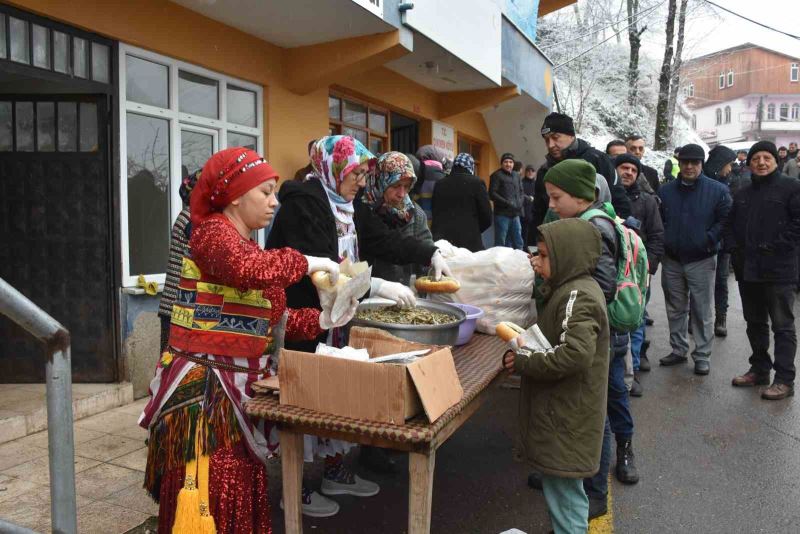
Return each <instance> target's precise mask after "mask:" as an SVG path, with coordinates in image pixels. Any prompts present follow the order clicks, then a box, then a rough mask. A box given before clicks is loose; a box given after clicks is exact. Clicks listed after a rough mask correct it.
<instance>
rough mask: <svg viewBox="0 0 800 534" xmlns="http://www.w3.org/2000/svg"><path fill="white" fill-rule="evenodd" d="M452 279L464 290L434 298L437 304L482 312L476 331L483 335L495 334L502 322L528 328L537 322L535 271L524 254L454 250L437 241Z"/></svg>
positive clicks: (502, 250)
mask: <svg viewBox="0 0 800 534" xmlns="http://www.w3.org/2000/svg"><path fill="white" fill-rule="evenodd" d="M436 246H437V247H439V249H440V250H441V251H442V255H443V256H444V259H445V260H446V261H447V265H448V266H449V267H450V270H451V271H452V272H453V277H454V278H456V279H457V280H458V281H459V282H460V283H461V289H459V290H458V291H457V292H456V293H453V294H444V293H438V294H431V295H429V298H430V299H431V300H434V301H438V302H460V303H463V304H471V305H473V306H478V307H479V308H481V309H483V312H484V316H483V317H482V318H481V319H478V325H477V329H478V331H479V332H483V333H484V334H492V335H494V334H495V326H497V323H499V322H501V321H511V322H513V323H515V324H517V325H519V326H521V327H523V328H528V327H529V326H530V325H531V324H533V323H534V322H535V321H536V303H535V301H534V300H533V276H534V275H533V269H532V268H531V264H530V260H529V259H528V255H527V254H526V253H525V252H523V251H521V250H514V249H511V248H508V247H494V248H490V249H489V250H482V251H479V252H470V251H469V250H467V249H462V248H456V247H453V246H452V245H451V244H450V243H448V242H446V241H437V242H436Z"/></svg>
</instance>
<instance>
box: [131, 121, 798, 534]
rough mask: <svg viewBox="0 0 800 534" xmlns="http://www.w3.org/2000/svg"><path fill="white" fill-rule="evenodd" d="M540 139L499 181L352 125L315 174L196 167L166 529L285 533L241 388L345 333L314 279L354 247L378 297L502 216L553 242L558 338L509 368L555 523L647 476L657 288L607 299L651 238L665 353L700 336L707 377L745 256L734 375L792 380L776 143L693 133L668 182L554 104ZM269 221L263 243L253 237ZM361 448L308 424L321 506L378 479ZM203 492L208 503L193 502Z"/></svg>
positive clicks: (788, 228) (168, 389) (528, 238)
mask: <svg viewBox="0 0 800 534" xmlns="http://www.w3.org/2000/svg"><path fill="white" fill-rule="evenodd" d="M541 135H542V139H543V142H544V144H545V146H546V148H547V152H548V154H547V161H546V163H545V164H544V165H543V166H542V167H540V168H539V169H538V170H537V169H535V168H534V167H533V166H531V165H528V166H527V167H525V168H524V173H523V175H522V176H521V175H520V171H522V164H521V163H520V162H518V161H516V160H515V159H514V156H513V154H510V153H506V154H503V156H502V157H501V168H500V169H498V170H497V171H496V172H495V173H493V174H492V176H491V178H490V180H489V187H488V188H487V187H486V185H485V183H484V182H483V180H481V179H480V178H479V177H478V176H477V175H476V169H475V161H474V159H473V158H472V156H471V155H469V154H466V153H461V154H458V155H457V156H456V157H455V159H454V160H453V161H452V162H447V161H445V159H444V157H443V155H442V154H441V153H440V151H438V150H437V149H436V148H435V147H432V146H428V147H423V148H422V149H420V151H418V152H417V154H415V155H410V154H402V153H399V152H388V153H385V154H382V155H380V156H379V157H377V156H375V155H373V154H372V153H370V151H369V150H368V149H367V148H366V147H365V146H364V145H362V144H361V143H360V142H359V141H358V140H356V139H354V138H352V137H349V136H340V135H337V136H326V137H322V138H320V139H318V140H315V141H313V142H311V143H309V159H310V162H309V164H308V166H307V167H305V168H304V169H301V171H302V172H301V171H298V173H299V174H304V175H305V176H299V175H298V176H297V177H296V179H295V180H290V181H286V182H285V183H283V185H282V186H281V188H280V191H278V175H277V173H276V172H275V171H274V170H273V169H272V168H271V166H270V165H269V163H267V162H266V161H265V160H264V159H263V158H261V157H260V156H259V155H258V154H256V153H255V152H253V151H252V150H249V149H245V148H229V149H226V150H223V151H220V152H218V153H217V154H215V155H213V156H212V157H211V159H209V160H208V162H206V164H205V165H204V166H203V168H202V170H201V171H198V172H197V173H194V174H191V175H188V174H187V177H186V178H185V179H184V183H183V184H182V186H181V198H182V199H183V200H184V203H185V204H184V209H183V211H182V212H181V213H180V215H179V217H178V219H177V220H176V222H175V225H174V227H173V233H172V240H171V248H170V251H169V254H170V262H169V265H170V273H168V274H169V276H168V277H167V283H166V287H165V290H164V294H163V298H162V303H161V306H160V312H159V313H160V315H161V318H162V341H161V347H162V351H163V353H162V357H161V358H160V360H159V362H158V366H157V369H156V372H155V376H154V378H153V381H152V382H151V387H150V392H151V399H150V401H149V403H148V404H147V406H146V407H145V409H144V412H143V414H142V417H141V418H140V424H141V425H142V426H144V427H145V428H147V429H148V431H149V439H148V458H147V471H146V479H145V487H146V489H147V490H148V492H149V493H150V495H151V496H152V497H153V498H154V499H155V500H156V501H157V502H158V503H159V505H160V506H159V529H163V530H164V531H165V532H167V531H170V530H173V531H176V532H183V531H186V532H193V531H198V530H193V529H196V528H198V527H197V525H201V524H203V523H206V524H208V523H211V526H213V527H214V528H215V529H216V531H217V532H221V533H227V532H243V531H252V532H270V528H271V527H270V510H269V505H268V499H267V496H268V483H267V475H266V464H265V462H266V460H267V458H268V457H270V456H272V455H273V454H275V453H276V452H277V451H278V450H279V443H278V441H277V439H276V436H277V434H276V433H275V432H273V431H272V430H273V429H272V428H271V427H270V425H269V424H267V423H265V422H264V421H256V420H252V419H251V418H250V417H248V416H247V414H246V413H245V412H244V411H243V409H242V406H243V403H244V402H245V401H247V400H249V399H250V398H252V396H253V395H254V393H253V390H252V387H251V385H252V383H253V382H254V381H255V380H256V379H259V378H262V377H265V376H269V375H274V374H277V373H279V365H278V361H277V352H276V346H274V345H275V344H274V340H275V339H276V338H285V346H286V347H287V348H291V349H296V350H304V351H309V352H314V350H315V347H316V345H317V343H319V342H325V343H328V344H331V345H333V346H337V347H340V346H343V345H344V343H345V340H344V335H343V331H342V327H343V326H344V325H345V324H346V323H348V322H349V321H350V319H351V318H352V317H353V315H354V314H355V312H356V308H357V306H358V304H359V300H358V299H356V298H353V299H351V301H350V302H349V303H348V309H347V310H346V313H344V315H342V316H339V317H332V308H333V297H332V296H331V294H330V293H326V292H321V291H318V290H317V289H316V287H315V286H314V285H313V284H312V283H311V281H310V275H311V274H313V273H315V272H318V271H324V272H326V273H328V275H329V277H330V279H331V282H332V283H334V284H335V282H336V279H337V278H338V276H339V263H340V262H341V261H343V260H344V259H350V260H351V261H353V262H356V261H359V260H362V261H366V262H368V263H369V264H370V265H372V267H373V273H372V274H373V278H372V280H371V284H370V290H369V293H368V294H369V296H373V297H376V296H377V297H383V298H386V299H389V300H390V301H393V302H395V303H396V304H397V305H399V306H401V307H413V306H414V305H415V303H416V296H415V294H414V292H413V291H412V290H411V289H410V288H409V285H410V284H411V280H412V278H413V277H414V276H415V275H420V274H424V273H427V272H430V273H431V274H432V275H433V277H434V278H436V279H438V278H441V277H442V276H446V275H449V274H450V271H449V268H448V266H447V263H446V262H445V260H444V259H443V257H442V254H441V253H440V252H439V250H438V249H437V245H436V244H435V242H436V241H438V240H440V239H445V240H447V241H449V242H450V243H452V244H453V245H456V246H459V247H464V248H467V249H469V250H470V251H473V252H474V251H479V250H482V249H483V248H484V245H483V240H482V234H483V233H484V232H485V231H486V230H487V229H489V228H490V227H491V226H492V225H494V228H495V245H497V246H510V247H513V248H518V249H521V248H523V247H524V246H525V245H528V244H535V245H536V246H537V249H536V250H537V252H536V253H532V254H531V256H530V260H531V265H532V268H533V270H534V272H535V273H536V278H537V280H536V290H535V295H534V296H532V298H534V297H535V298H536V300H537V304H538V309H539V319H538V324H539V327H540V329H541V331H542V332H543V334H544V336H545V337H546V338H547V340H548V341H549V343H550V345H551V346H552V347H553V348H549V349H546V350H538V351H532V350H526V348H525V347H520V346H519V344H516V345H515V349H514V350H510V351H508V352H506V353H505V354H504V355H503V363H504V365H505V367H506V368H507V369H509V370H513V371H516V372H518V373H519V374H520V375H521V376H522V382H521V384H522V385H521V391H520V431H521V434H522V443H523V452H524V456H525V457H526V458H527V460H528V461H529V463H530V465H531V466H532V467H533V468H534V472H533V473H531V474H530V476H529V484H530V485H531V486H533V487H537V488H541V489H542V490H543V492H544V497H545V500H546V502H547V506H548V510H549V512H550V515H551V519H552V523H553V527H554V530H555V532H559V533H562V532H563V533H574V532H585V531H586V528H587V527H588V521H589V520H591V519H592V518H594V517H598V516H601V515H604V514H606V513H607V512H608V474H609V473H610V472H611V471H612V463H614V462H613V458H612V457H614V456H615V459H616V461H615V463H614V465H613V472H614V475H615V477H616V478H617V479H618V480H619V481H620V482H622V483H625V484H636V483H637V482H638V481H639V473H638V470H637V467H636V461H635V455H634V449H633V439H634V429H635V424H634V418H633V413H632V411H631V405H630V397H632V396H633V397H639V396H642V395H643V387H642V384H641V374H640V373H642V372H648V371H650V369H651V365H650V361H649V359H648V356H647V348H648V340H647V332H646V325H647V324H648V319H647V316H646V313H645V307H646V303H647V301H649V297H650V293H649V291H648V290H647V288H648V287H649V285H644V286H643V287H644V290H641V291H640V293H639V299H638V300H639V303H638V306H640V308H641V310H640V312H641V313H640V315H638V316H637V318H636V321H635V322H634V323H633V324H620V322H619V320H618V318H617V317H616V316H615V315H613V314H612V313H611V312H610V311H609V310H611V309H612V308H614V306H615V305H616V304H617V303H618V299H619V298H621V297H620V295H621V294H622V292H623V290H625V292H626V294H627V292H628V291H629V290H630V288H626V287H625V284H621V282H620V280H621V278H622V277H625V276H630V272H629V271H630V270H631V263H630V252H631V249H632V247H633V248H634V249H635V248H636V246H638V245H637V244H638V243H641V246H642V247H643V249H642V250H641V251H638V253H640V254H642V255H646V263H645V266H644V277H645V278H649V277H652V276H654V275H655V274H656V273H657V271H658V268H659V266H663V268H662V275H661V285H662V288H663V291H664V294H665V306H666V310H667V316H668V321H669V331H670V338H669V341H670V346H671V352H670V354H668V355H666V356H665V357H662V358H661V359H660V361H659V363H660V365H661V366H664V367H670V366H675V365H679V364H682V363H684V362H686V361H687V360H688V356H687V355H688V354H689V351H690V343H689V334H691V336H692V338H693V340H694V348H693V350H692V357H693V360H694V362H693V363H694V372H695V373H696V374H698V375H701V376H704V375H708V374H709V373H710V371H711V364H710V362H711V352H712V342H713V339H714V336H715V335H719V336H724V335H726V333H727V332H726V314H727V309H728V293H727V281H728V280H727V279H728V271H727V268H728V265H729V263H731V264H732V265H733V270H734V273H735V275H736V279H737V281H738V283H739V292H740V295H741V298H742V305H743V309H744V318H745V321H746V322H747V335H748V339H749V342H750V346H751V350H752V355H751V357H750V359H749V368H748V369H747V371H746V372H745V373H744V374H742V375H740V376H737V377H734V378H733V380H732V384H733V385H734V386H737V387H749V386H759V385H765V386H768V387H767V388H765V389H764V391H763V392H762V397H763V398H764V399H768V400H780V399H785V398H787V397H790V396H792V395H793V394H794V378H795V367H794V358H795V353H796V348H797V341H796V334H795V328H794V315H793V304H794V298H795V289H796V287H797V282H798V280H799V279H800V268H799V266H798V257H800V253H799V252H798V248H800V181H798V180H797V179H794V178H792V177H789V176H787V175H785V174H784V173H783V172H781V166H780V158H781V155H780V152H779V150H778V149H777V148H776V147H775V145H774V144H772V143H770V142H767V141H762V142H759V143H756V144H755V145H753V147H752V148H751V149H750V150H749V151H748V153H747V154H746V157H745V159H744V160H743V162H740V161H741V160H740V154H737V153H735V152H733V151H732V150H730V149H727V148H726V147H716V148H715V149H714V150H712V151H711V152H710V153H709V155H708V158H706V154H705V152H704V150H703V148H702V147H700V146H698V145H693V144H689V145H685V146H683V147H680V149H679V150H678V151H677V152H676V154H675V157H674V162H675V163H674V165H675V167H676V168H677V169H678V172H677V173H675V174H674V179H671V180H664V181H661V180H659V179H658V172H657V171H656V170H655V169H653V168H651V167H648V166H646V165H644V164H643V163H642V161H641V159H642V157H643V156H644V153H645V150H646V148H645V142H644V139H643V138H642V137H641V136H630V137H628V138H627V139H625V140H619V141H613V142H612V143H609V145H608V146H607V147H606V152H605V153H603V152H601V151H599V150H597V149H595V148H594V147H592V146H591V145H589V144H588V143H587V142H586V141H584V140H582V139H580V138H578V137H577V136H576V133H575V129H574V125H573V122H572V119H571V118H570V117H568V116H566V115H563V114H559V113H552V114H550V115H548V116H547V117H546V119H545V121H544V124H543V125H542V128H541ZM795 148H796V147H795ZM789 163H791V161H789V160H787V161H786V163H785V164H784V168H788V167H787V166H788V164H789ZM744 169H747V171H748V173H747V175H746V176H745V173H744ZM448 170H449V172H447V171H448ZM668 170H669V175H670V176H673V172H674V171H673V169H672V168H670V169H668ZM492 204H493V206H492ZM268 226H269V233H268V237H267V241H266V247H265V248H264V249H262V248H261V247H260V246H259V245H258V244H257V243H256V242H255V241H253V240H252V237H251V236H252V235H253V232H254V231H255V230H258V229H261V228H265V227H268ZM631 236H634V237H633V238H632V237H631ZM636 250H638V249H636ZM628 285H630V284H628ZM621 305H622V304H621ZM634 306H636V303H634ZM770 324H771V327H772V331H773V333H774V338H775V340H774V346H775V349H774V350H775V355H774V358H773V357H772V356H771V355H770V354H769V345H770V339H769V328H770ZM278 331H281V335H280V336H279V335H277V332H278ZM772 371H774V373H775V374H774V378H773V377H772V376H771V372H772ZM612 437H613V438H614V439H613V441H614V442H616V454H615V455H614V454H613V448H614V447H613V444H612ZM353 447H354V445H353V444H350V443H346V442H340V441H336V440H329V439H325V440H323V439H318V438H312V437H310V436H309V437H307V438H306V447H305V459H306V461H313V460H314V459H315V458H323V459H324V463H325V469H324V472H323V478H322V481H321V484H320V485H319V490H318V491H317V490H315V489H312V486H315V485H316V484H313V483H312V482H310V481H306V482H305V483H304V484H303V490H302V491H303V493H302V503H303V512H304V513H306V514H307V515H312V516H316V517H325V516H330V515H334V514H336V513H337V512H338V510H339V505H338V503H336V501H334V500H332V499H330V498H328V496H329V495H341V494H349V495H354V496H358V497H369V496H372V495H375V494H377V493H378V492H379V491H380V488H379V486H378V484H376V483H374V482H372V481H370V480H368V478H365V477H361V476H359V475H358V474H357V473H356V472H355V469H354V468H353V467H352V466H350V465H348V463H347V462H346V461H345V455H346V454H347V453H348V452H349V451H350V450H351V449H352V448H353ZM361 454H362V456H363V457H364V458H371V459H372V464H371V465H372V467H373V468H375V469H376V470H377V469H378V468H380V466H381V465H382V466H383V468H386V469H387V470H390V469H389V468H390V467H391V465H390V464H391V459H390V458H388V457H386V455H385V453H383V452H382V451H381V450H380V449H372V448H364V450H362V452H361ZM375 466H378V467H375ZM231 488H235V491H231ZM192 492H197V495H198V496H199V497H198V498H197V502H198V503H199V504H198V506H197V507H196V510H195V509H193V507H192V506H187V505H186V503H187V502H189V501H187V499H188V497H187V495H189V494H192ZM207 526H208V525H206V527H207ZM206 527H204V528H206ZM209 531H210V530H209Z"/></svg>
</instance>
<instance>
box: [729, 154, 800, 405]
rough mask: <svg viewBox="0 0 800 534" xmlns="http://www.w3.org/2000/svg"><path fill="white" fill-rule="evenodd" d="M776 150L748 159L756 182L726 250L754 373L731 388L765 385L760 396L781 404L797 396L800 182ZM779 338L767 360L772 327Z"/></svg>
mask: <svg viewBox="0 0 800 534" xmlns="http://www.w3.org/2000/svg"><path fill="white" fill-rule="evenodd" d="M778 158H779V156H778V151H777V149H776V148H775V145H774V144H773V143H771V142H769V141H759V142H758V143H756V144H754V145H753V147H752V148H751V149H750V152H749V153H748V155H747V163H748V164H749V166H750V170H751V171H752V183H751V184H750V185H747V186H745V187H744V188H743V189H741V190H740V191H739V192H737V193H736V196H735V197H734V206H733V209H732V210H731V214H730V217H729V220H728V222H727V224H726V226H725V245H726V247H727V248H728V249H729V250H730V251H731V253H732V257H733V270H734V273H735V274H736V279H737V281H738V282H739V293H740V294H741V297H742V309H743V311H744V319H745V321H746V322H747V338H748V340H749V341H750V348H751V350H752V355H751V356H750V369H749V370H748V371H747V372H746V373H745V374H743V375H741V376H737V377H736V378H734V379H733V385H734V386H738V387H752V386H757V385H767V384H769V382H770V371H771V370H773V369H774V370H775V380H774V382H773V383H772V385H771V386H770V387H768V388H766V389H765V390H764V391H763V392H762V393H761V397H762V398H764V399H767V400H780V399H785V398H786V397H790V396H792V395H794V375H795V366H794V356H795V352H797V335H796V333H795V326H794V311H793V307H794V288H795V285H796V284H797V278H798V258H797V248H798V246H800V182H799V181H797V180H795V179H793V178H789V177H787V176H784V175H783V174H781V172H780V170H779V169H778ZM770 322H771V323H772V332H773V334H774V337H775V345H774V346H775V359H774V361H773V360H772V358H770V355H769V328H770Z"/></svg>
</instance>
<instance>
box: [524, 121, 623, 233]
mask: <svg viewBox="0 0 800 534" xmlns="http://www.w3.org/2000/svg"><path fill="white" fill-rule="evenodd" d="M541 134H542V139H544V143H545V145H546V146H547V157H546V161H545V164H544V165H542V166H541V167H540V168H539V171H538V172H537V176H544V175H545V173H546V172H547V171H548V170H549V169H550V168H551V167H552V166H554V165H555V164H556V163H558V162H560V161H564V160H568V159H582V160H584V161H587V162H589V163H591V164H592V166H593V167H594V168H595V171H596V172H597V174H601V175H603V176H604V177H605V179H606V181H607V182H608V187H609V189H610V190H611V203H612V205H613V206H614V210H615V211H616V212H617V215H619V216H620V217H622V218H623V219H624V218H625V217H627V216H628V215H630V211H631V205H630V201H629V200H628V197H627V195H625V189H624V188H623V187H622V184H620V183H617V174H616V172H614V164H613V163H611V159H609V157H608V156H607V155H605V154H604V153H602V152H601V151H599V150H597V149H596V148H594V147H592V145H590V144H589V143H587V142H586V141H584V140H583V139H578V138H577V137H576V136H575V125H574V124H573V122H572V117H570V116H569V115H564V114H563V113H551V114H549V115H548V116H547V117H545V119H544V124H542V129H541ZM534 197H535V198H534V206H533V226H534V228H538V226H539V225H540V224H542V221H543V220H544V216H545V214H546V213H547V205H548V202H549V199H548V197H547V190H546V189H545V187H544V183H542V180H537V181H536V194H535V195H534ZM535 238H536V236H532V237H531V239H535Z"/></svg>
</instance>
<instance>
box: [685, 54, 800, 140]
mask: <svg viewBox="0 0 800 534" xmlns="http://www.w3.org/2000/svg"><path fill="white" fill-rule="evenodd" d="M681 85H682V86H683V93H684V95H685V97H686V106H687V107H688V108H689V113H690V114H691V121H692V126H693V128H694V129H695V130H696V131H697V132H698V134H699V135H700V137H702V138H703V140H704V141H706V142H707V143H708V144H709V145H716V144H721V143H735V142H744V141H757V140H761V139H767V140H770V141H774V142H775V144H777V145H779V146H780V145H788V144H789V143H790V142H793V141H795V142H796V141H800V58H797V57H792V56H788V55H785V54H783V53H780V52H775V51H773V50H769V49H767V48H764V47H761V46H757V45H754V44H751V43H746V44H743V45H740V46H736V47H734V48H729V49H727V50H722V51H720V52H715V53H713V54H708V55H706V56H702V57H699V58H695V59H692V60H691V61H688V62H687V63H685V64H684V66H683V67H682V68H681Z"/></svg>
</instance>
